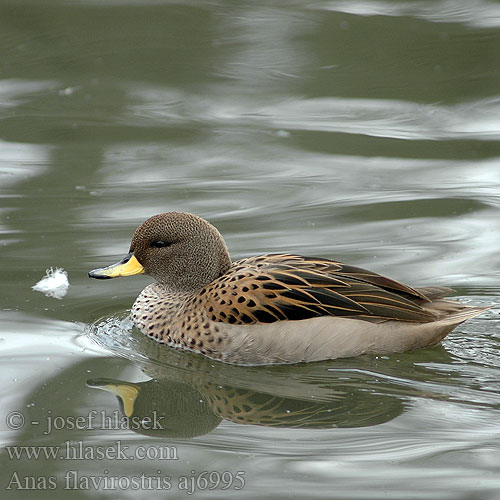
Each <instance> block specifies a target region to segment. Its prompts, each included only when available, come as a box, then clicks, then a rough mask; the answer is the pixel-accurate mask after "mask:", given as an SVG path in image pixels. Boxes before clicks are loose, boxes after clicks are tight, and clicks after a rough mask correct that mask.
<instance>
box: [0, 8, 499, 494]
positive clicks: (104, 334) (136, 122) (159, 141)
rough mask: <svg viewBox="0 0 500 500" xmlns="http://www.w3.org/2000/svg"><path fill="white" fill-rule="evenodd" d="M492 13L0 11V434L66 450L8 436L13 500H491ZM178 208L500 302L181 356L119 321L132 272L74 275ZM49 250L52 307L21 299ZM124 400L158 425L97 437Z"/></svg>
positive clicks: (7, 474)
mask: <svg viewBox="0 0 500 500" xmlns="http://www.w3.org/2000/svg"><path fill="white" fill-rule="evenodd" d="M499 26H500V11H499V7H498V5H497V3H495V2H492V1H486V0H481V1H475V2H466V1H458V2H457V1H456V2H447V1H437V2H427V1H424V0H420V1H419V0H417V1H412V2H406V1H388V2H384V1H369V0H368V1H350V2H342V1H335V0H332V1H318V2H303V1H298V0H297V1H294V2H280V1H278V0H276V1H271V2H258V1H256V2H248V1H247V2H224V1H214V2H173V1H172V2H170V1H161V0H157V1H147V2H144V1H141V2H138V1H134V0H131V1H127V2H115V1H111V0H109V1H99V2H95V1H91V0H88V1H84V0H82V1H74V2H66V1H62V0H61V1H57V0H49V1H45V2H37V1H33V0H22V1H19V0H16V1H13V0H3V1H2V2H1V3H0V27H1V29H0V41H1V43H0V55H1V57H0V70H1V80H0V116H1V120H0V197H1V200H2V204H1V205H0V234H1V238H2V245H1V246H0V251H1V258H2V263H3V265H2V267H1V276H2V294H1V295H0V300H1V310H0V349H1V352H0V356H1V365H0V366H1V373H2V375H3V378H2V380H3V386H2V387H3V391H2V393H3V394H2V410H3V411H2V415H1V419H2V426H1V427H0V429H1V431H0V436H1V443H2V447H5V446H28V445H35V446H60V447H61V450H60V454H59V455H57V458H53V457H39V458H34V457H31V458H30V459H28V458H26V456H24V457H23V458H19V459H16V458H15V457H11V456H9V453H8V451H7V450H3V451H2V463H3V466H2V474H1V476H2V491H3V493H2V498H14V499H16V498H30V497H31V496H35V495H36V496H37V498H51V499H55V498H68V494H70V495H71V496H72V497H74V498H89V497H92V498H129V497H132V496H139V497H153V496H154V497H155V498H185V497H187V496H191V495H188V493H190V492H194V496H195V498H198V497H199V498H205V497H206V498H220V497H227V498H242V499H247V498H248V499H252V498H269V499H271V498H273V499H275V498H276V499H278V498H290V497H291V496H293V497H296V498H318V499H319V498H335V499H339V500H341V499H356V500H359V499H374V500H375V499H379V498H382V497H383V498H393V499H398V500H399V499H429V500H441V499H443V500H445V499H453V500H455V499H463V500H470V499H487V500H490V499H491V500H493V499H496V498H498V495H499V494H498V492H499V491H500V469H499V464H500V447H499V436H500V426H499V424H498V417H499V405H500V399H499V387H500V386H499V383H500V382H499V381H500V377H499V373H500V372H499V368H500V357H499V356H500V354H499V345H500V344H499V333H498V332H499V327H500V318H499V315H498V305H499V304H500V286H499V284H498V283H499V279H498V278H499V266H500V257H499V252H498V248H500V225H499V223H498V220H499V207H500V197H499V194H498V193H499V190H500V161H499V158H500V141H499V138H500V120H499V118H498V116H499V112H500V94H499V91H498V89H499V88H500V73H499V69H498V68H499V67H500V34H499V30H498V28H499ZM168 210H183V211H188V212H194V213H196V214H198V215H201V216H203V217H205V218H207V219H209V220H210V221H211V222H212V223H214V224H215V225H216V226H217V227H218V228H219V229H220V231H221V232H222V233H223V235H224V237H225V239H226V242H227V244H228V247H229V249H230V252H231V255H232V256H233V258H235V259H237V258H241V257H244V256H249V255H253V254H257V253H260V252H280V251H289V252H296V253H300V254H304V255H315V256H320V257H327V258H333V259H337V260H340V261H344V262H348V263H350V264H352V265H357V266H362V267H367V268H369V269H372V270H374V271H377V272H380V273H382V274H386V275H388V276H391V277H393V278H396V279H399V280H402V281H404V282H407V283H408V284H411V285H414V286H425V285H429V284H433V285H445V286H451V287H454V288H456V289H457V294H458V297H459V299H460V300H462V301H464V302H467V303H471V304H483V303H485V304H492V305H493V306H495V307H496V308H495V307H494V308H493V309H491V310H490V311H488V312H487V313H485V314H484V315H482V316H480V317H478V318H475V319H473V320H471V321H469V322H467V323H465V324H464V325H462V326H460V327H459V328H458V329H457V330H456V331H455V332H453V333H452V334H451V335H450V336H449V337H448V338H447V339H446V340H445V341H444V342H443V345H442V346H437V347H434V348H432V349H426V350H421V351H418V352H413V353H404V354H395V355H391V356H362V357H359V358H356V359H345V360H336V361H327V362H322V363H314V364H309V365H297V366H281V367H259V368H248V367H243V368H242V367H234V366H226V365H221V364H219V363H216V362H212V361H210V360H206V359H204V358H201V357H199V356H195V355H192V354H189V353H178V352H173V351H171V350H169V349H165V348H163V347H159V346H158V345H157V344H155V343H154V342H152V341H150V340H149V339H146V338H143V337H142V336H141V335H140V334H138V333H137V332H136V331H134V330H132V329H131V328H130V325H129V324H128V323H127V321H126V319H125V318H126V316H127V310H128V309H129V308H130V306H131V304H132V302H133V300H134V298H135V297H136V296H137V294H138V293H139V291H140V289H141V288H142V287H143V286H145V285H146V284H147V283H148V282H149V280H148V278H147V277H136V278H130V279H123V280H110V281H106V282H96V281H92V280H89V279H88V278H87V271H88V270H89V269H92V268H95V267H100V266H102V265H107V264H109V263H112V262H115V261H116V260H117V259H118V258H121V257H122V256H123V255H124V254H125V253H126V252H127V250H128V246H129V241H130V238H131V235H132V234H133V231H134V229H135V227H136V226H137V225H139V224H140V223H141V222H142V221H143V220H144V219H146V218H147V217H149V216H150V215H153V214H155V213H159V212H164V211H168ZM51 266H59V267H63V268H64V269H66V270H67V271H68V273H69V280H70V288H69V292H68V294H67V295H66V296H65V297H64V298H63V299H62V300H57V299H54V298H48V297H45V296H44V295H43V294H41V293H37V292H34V291H33V290H32V289H31V286H32V285H34V284H35V283H36V282H37V281H38V280H39V279H41V278H42V276H43V275H44V274H45V269H46V268H48V267H51ZM103 389H105V390H103ZM131 401H135V404H132V403H131ZM12 412H20V413H22V417H20V416H19V415H18V414H14V416H13V417H12V415H11V414H12ZM123 412H125V413H126V414H128V415H129V416H130V417H134V416H136V417H138V418H142V417H143V416H144V415H148V414H151V413H152V412H155V414H156V415H158V416H163V417H164V419H163V420H162V422H165V423H166V424H168V425H164V426H161V429H158V428H155V429H137V428H122V427H120V426H118V425H114V424H113V425H111V426H108V428H104V429H103V428H102V426H103V424H105V423H106V417H109V418H115V416H116V417H117V418H118V421H120V422H121V420H119V419H120V418H121V415H122V414H123ZM8 415H11V419H13V420H9V422H7V420H6V418H7V416H8ZM89 415H93V417H92V419H91V420H86V421H85V422H84V424H83V425H80V426H79V427H80V428H75V425H74V426H73V428H69V427H70V425H69V423H70V422H71V419H69V420H68V418H69V417H73V418H75V417H79V416H80V417H85V418H87V419H88V418H90V417H89ZM56 417H61V418H63V417H64V419H65V420H64V422H65V425H63V426H59V427H61V428H50V429H48V428H47V426H48V425H49V422H51V423H54V422H55V423H56V424H57V422H58V421H57V420H54V419H55V418H56ZM21 418H24V425H23V426H20V425H19V422H21V420H20V419H21ZM51 419H52V420H51ZM33 422H35V423H33ZM36 422H38V423H36ZM59 422H62V420H59ZM7 423H9V425H10V427H11V428H9V427H8V425H7ZM16 425H17V426H18V427H19V428H13V427H16ZM56 427H57V425H56ZM77 427H78V426H77ZM118 442H120V445H118V444H117V443H118ZM75 443H76V444H75ZM78 443H81V445H80V446H82V449H83V447H86V448H85V449H86V450H87V452H88V453H89V455H88V456H86V457H83V458H74V456H73V458H71V456H68V455H67V453H66V451H68V450H69V451H71V450H73V448H71V446H79V445H78ZM118 446H128V447H129V448H128V449H127V459H119V458H118V457H117V456H114V457H113V456H108V457H107V458H106V457H99V456H96V455H95V454H96V453H97V452H96V451H95V450H97V449H98V448H99V447H101V449H104V448H106V447H107V448H108V449H111V450H116V449H117V447H118ZM102 447H104V448H102ZM92 450H94V451H92ZM63 452H64V453H66V454H63ZM146 452H148V453H149V455H148V456H146V457H144V456H143V455H141V453H143V454H144V453H146ZM92 453H94V455H92ZM162 453H163V455H162ZM118 456H120V455H118ZM129 457H132V458H133V459H129ZM141 457H142V458H141ZM74 470H76V471H78V474H79V476H78V477H79V478H80V479H79V480H78V479H75V476H74V475H71V474H70V471H74ZM209 473H213V474H212V475H211V476H210V474H209ZM224 473H226V475H225V476H224V475H223V474H224ZM238 473H240V475H239V476H237V474H238ZM14 474H17V476H14ZM141 475H142V476H143V479H142V481H143V483H142V484H141V486H142V491H141V492H138V491H137V488H134V484H135V485H136V484H138V483H134V482H133V481H132V479H133V478H139V479H137V480H138V481H139V480H140V478H141ZM13 477H16V478H17V479H16V481H21V482H23V481H28V483H26V484H27V485H28V486H31V488H30V489H29V490H27V491H20V490H19V489H18V490H16V489H15V487H16V484H17V483H16V481H14V483H12V479H13ZM110 477H117V478H118V479H116V480H115V483H113V484H111V483H112V480H111V479H109V478H110ZM238 477H239V478H242V479H243V481H241V480H239V479H238ZM29 478H32V479H29ZM50 478H54V479H53V483H52V482H51V480H50ZM90 478H94V481H97V480H98V479H99V478H101V482H100V483H99V484H97V483H95V482H94V483H92V481H91V479H90ZM147 478H149V479H147ZM165 478H168V481H167V480H166V479H165ZM192 478H194V480H193V479H192ZM30 481H31V482H30ZM78 481H80V482H78ZM106 481H108V482H106ZM109 481H111V483H110V482H109ZM119 481H121V483H120V482H119ZM144 481H146V483H144ZM148 481H149V482H148ZM216 483H217V485H216V486H214V485H215V484H216ZM9 484H11V487H12V489H9V490H5V489H4V488H5V487H7V486H8V485H9ZM22 484H25V483H22ZM52 484H53V485H55V488H54V489H52V488H50V486H51V485H52ZM96 484H97V486H96ZM193 485H194V486H193ZM17 486H18V485H17ZM44 486H45V488H44ZM212 486H214V488H213V489H212V490H211V489H210V487H212ZM65 487H66V488H69V490H68V489H66V490H65V489H64V488H65ZM226 487H227V488H226ZM240 487H241V488H240ZM223 488H226V489H223ZM96 490H97V491H96Z"/></svg>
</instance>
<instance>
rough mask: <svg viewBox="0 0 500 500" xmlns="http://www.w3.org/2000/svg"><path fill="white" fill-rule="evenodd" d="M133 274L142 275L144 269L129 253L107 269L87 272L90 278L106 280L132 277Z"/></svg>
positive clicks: (102, 268)
mask: <svg viewBox="0 0 500 500" xmlns="http://www.w3.org/2000/svg"><path fill="white" fill-rule="evenodd" d="M134 274H144V268H143V267H142V265H141V264H140V263H139V261H138V260H137V259H136V258H135V255H134V254H133V253H132V252H131V253H129V254H128V255H127V256H126V257H125V258H124V259H123V260H121V261H120V262H117V263H116V264H113V265H111V266H108V267H101V268H100V269H93V270H92V271H90V272H89V276H90V277H91V278H96V279H101V280H103V279H108V278H118V277H120V276H134Z"/></svg>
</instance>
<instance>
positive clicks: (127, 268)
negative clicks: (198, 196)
mask: <svg viewBox="0 0 500 500" xmlns="http://www.w3.org/2000/svg"><path fill="white" fill-rule="evenodd" d="M230 266H231V259H230V257H229V253H228V251H227V247H226V244H225V243H224V240H223V238H222V236H221V234H220V233H219V231H218V230H217V229H216V228H215V227H214V226H212V225H211V224H209V223H208V222H207V221H206V220H204V219H202V218H201V217H197V216H196V215H193V214H188V213H184V212H168V213H165V214H159V215H154V216H153V217H150V218H149V219H148V220H147V221H146V222H144V223H143V224H142V225H141V226H139V227H138V228H137V229H136V231H135V233H134V237H133V238H132V243H131V244H130V250H129V253H128V255H127V256H125V258H124V259H123V260H121V261H120V262H118V263H117V264H113V265H111V266H108V267H103V268H100V269H94V270H93V271H90V272H89V276H90V277H91V278H98V279H106V278H117V277H119V276H132V275H134V274H143V273H145V274H149V275H150V276H152V277H153V278H154V279H155V280H156V281H157V282H159V283H161V284H162V285H164V286H165V287H167V288H168V289H170V290H172V291H176V292H190V291H195V290H198V289H200V288H202V287H203V286H205V285H207V284H208V283H210V282H211V281H213V280H214V279H216V278H218V277H219V276H220V275H221V274H223V273H225V272H226V271H227V270H228V269H229V267H230Z"/></svg>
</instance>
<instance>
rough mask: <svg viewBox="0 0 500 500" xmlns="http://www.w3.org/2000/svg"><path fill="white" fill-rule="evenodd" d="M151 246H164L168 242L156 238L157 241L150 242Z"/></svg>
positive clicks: (167, 244)
mask: <svg viewBox="0 0 500 500" xmlns="http://www.w3.org/2000/svg"><path fill="white" fill-rule="evenodd" d="M151 246H152V247H153V248H165V247H168V246H170V243H168V242H167V241H163V240H158V241H154V242H153V243H151Z"/></svg>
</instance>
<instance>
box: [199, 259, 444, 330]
mask: <svg viewBox="0 0 500 500" xmlns="http://www.w3.org/2000/svg"><path fill="white" fill-rule="evenodd" d="M200 296H201V297H202V299H201V301H202V303H203V304H204V305H205V307H206V309H207V315H208V316H209V317H210V318H211V319H212V320H214V321H222V322H231V323H237V324H251V323H272V322H275V321H280V320H297V319H308V318H312V317H315V316H358V317H365V318H376V319H393V320H400V321H418V322H426V321H432V320H433V319H435V316H434V315H433V314H432V313H431V312H429V311H427V310H425V309H424V308H423V307H422V304H425V303H426V302H428V301H429V299H428V298H427V297H426V296H425V295H424V294H423V293H421V292H420V291H418V290H415V289H413V288H410V287H408V286H406V285H403V284H402V283H399V282H397V281H394V280H391V279H389V278H386V277H384V276H381V275H378V274H376V273H373V272H370V271H367V270H365V269H361V268H358V267H353V266H344V265H343V264H341V263H339V262H334V261H330V260H327V259H319V258H311V257H301V256H299V255H290V254H269V255H261V256H258V257H251V258H248V259H243V260H240V261H238V262H235V263H234V265H233V267H232V268H231V269H230V270H229V271H228V272H227V273H226V274H224V275H223V276H221V277H220V278H218V279H217V280H215V281H213V282H212V283H210V284H209V285H207V286H206V287H205V288H204V289H203V290H202V292H201V293H200Z"/></svg>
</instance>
